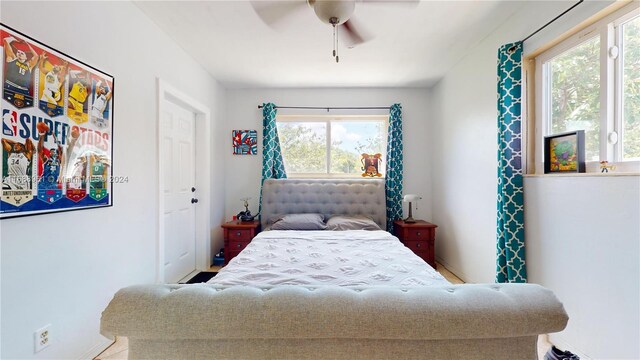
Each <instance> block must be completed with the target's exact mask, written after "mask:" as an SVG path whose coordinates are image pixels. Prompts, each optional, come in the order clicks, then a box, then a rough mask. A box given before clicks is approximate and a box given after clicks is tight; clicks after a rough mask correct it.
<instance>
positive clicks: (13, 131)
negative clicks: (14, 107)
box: [2, 109, 18, 136]
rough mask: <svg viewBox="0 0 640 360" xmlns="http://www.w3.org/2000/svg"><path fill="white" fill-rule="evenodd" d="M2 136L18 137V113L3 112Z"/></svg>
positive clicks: (6, 110)
mask: <svg viewBox="0 0 640 360" xmlns="http://www.w3.org/2000/svg"><path fill="white" fill-rule="evenodd" d="M2 134H3V135H6V136H15V135H18V113H17V112H15V111H10V110H9V109H4V111H3V112H2Z"/></svg>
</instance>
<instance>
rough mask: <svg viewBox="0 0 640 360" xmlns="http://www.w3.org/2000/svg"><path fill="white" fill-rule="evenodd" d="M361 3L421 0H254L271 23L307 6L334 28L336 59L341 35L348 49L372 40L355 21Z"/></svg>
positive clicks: (404, 2) (258, 11)
mask: <svg viewBox="0 0 640 360" xmlns="http://www.w3.org/2000/svg"><path fill="white" fill-rule="evenodd" d="M356 2H359V3H378V4H380V3H385V4H386V3H388V4H417V3H418V2H419V0H395V1H392V0H387V1H384V0H382V1H381V0H294V1H291V0H289V1H252V2H251V5H252V6H253V9H254V10H255V11H256V13H257V14H258V16H259V17H260V18H261V19H262V21H264V22H265V23H266V24H267V25H269V26H274V25H275V24H276V23H278V22H280V21H281V20H283V19H284V18H286V17H288V16H290V15H292V14H293V13H294V12H295V11H297V10H299V9H301V8H303V7H305V5H308V6H309V7H311V8H312V9H313V11H314V12H315V13H316V16H317V17H318V19H320V21H322V22H323V23H326V24H329V25H331V26H332V27H333V58H334V59H335V60H336V62H339V61H340V56H339V55H338V36H343V37H344V40H345V41H346V42H347V44H348V46H349V48H353V47H354V46H356V45H359V44H362V43H364V42H366V41H369V40H371V36H369V35H367V33H366V32H364V31H363V30H362V26H360V25H359V24H357V23H356V22H355V21H354V20H353V17H352V16H353V12H354V10H355V7H356Z"/></svg>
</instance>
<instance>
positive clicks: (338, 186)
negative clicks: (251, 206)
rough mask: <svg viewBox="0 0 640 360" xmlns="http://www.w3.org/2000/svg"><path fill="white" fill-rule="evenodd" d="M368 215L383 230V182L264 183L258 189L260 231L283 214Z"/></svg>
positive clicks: (321, 181)
mask: <svg viewBox="0 0 640 360" xmlns="http://www.w3.org/2000/svg"><path fill="white" fill-rule="evenodd" d="M297 213H320V214H324V216H325V217H326V218H328V217H330V216H332V215H368V216H370V217H371V218H373V220H374V221H375V222H376V223H377V224H378V225H379V226H380V228H381V229H383V230H385V229H386V228H387V224H386V223H387V212H386V197H385V191H384V180H383V179H277V180H276V179H267V180H265V181H264V185H263V188H262V213H261V217H260V218H261V223H262V228H263V229H264V228H266V227H267V225H268V222H269V221H270V220H272V219H273V218H275V217H277V216H281V215H286V214H297Z"/></svg>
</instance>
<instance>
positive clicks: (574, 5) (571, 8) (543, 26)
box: [522, 0, 584, 42]
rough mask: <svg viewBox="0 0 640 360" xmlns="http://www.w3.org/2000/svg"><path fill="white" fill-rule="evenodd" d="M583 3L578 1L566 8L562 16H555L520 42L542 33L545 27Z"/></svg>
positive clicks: (582, 0) (581, 0)
mask: <svg viewBox="0 0 640 360" xmlns="http://www.w3.org/2000/svg"><path fill="white" fill-rule="evenodd" d="M583 2H584V0H580V1H578V2H577V3H575V4H573V6H572V7H570V8H568V9H567V10H565V11H564V12H563V13H562V14H560V15H558V16H556V17H555V18H553V20H551V21H549V22H548V23H546V24H544V25H542V26H541V27H540V28H539V29H538V30H536V31H534V32H532V33H531V34H529V36H527V37H526V38H524V39H523V40H522V42H525V41H527V40H529V39H530V38H531V37H532V36H533V35H535V34H537V33H539V32H540V31H542V30H543V29H544V28H546V27H547V26H549V25H551V24H552V23H553V22H555V21H556V20H558V19H560V18H561V17H562V16H563V15H564V14H566V13H568V12H569V11H571V10H573V8H575V7H576V6H578V5H580V4H582V3H583Z"/></svg>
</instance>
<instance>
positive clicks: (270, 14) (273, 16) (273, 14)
mask: <svg viewBox="0 0 640 360" xmlns="http://www.w3.org/2000/svg"><path fill="white" fill-rule="evenodd" d="M251 6H252V7H253V10H254V11H255V12H256V14H258V16H259V17H260V19H262V21H264V23H265V24H267V25H269V26H274V25H277V24H278V23H279V22H281V21H282V20H283V19H284V18H286V17H289V16H290V15H292V14H293V13H294V12H296V11H298V10H300V9H303V8H305V7H306V6H307V2H306V1H305V0H295V1H291V0H289V1H258V0H253V1H251Z"/></svg>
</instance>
